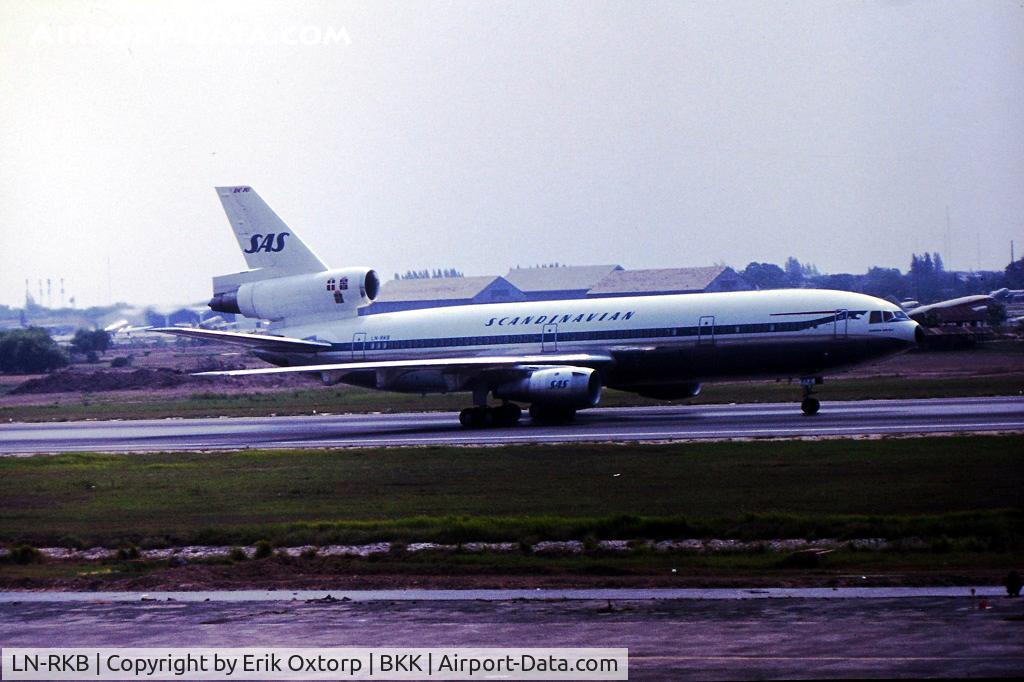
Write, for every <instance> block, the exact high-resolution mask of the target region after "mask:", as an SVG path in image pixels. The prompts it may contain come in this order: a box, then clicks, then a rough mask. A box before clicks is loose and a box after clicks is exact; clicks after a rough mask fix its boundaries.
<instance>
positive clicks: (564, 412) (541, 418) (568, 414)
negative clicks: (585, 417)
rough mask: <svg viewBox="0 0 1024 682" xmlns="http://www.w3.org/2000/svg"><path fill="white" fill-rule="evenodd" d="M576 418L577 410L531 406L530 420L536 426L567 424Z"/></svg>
mask: <svg viewBox="0 0 1024 682" xmlns="http://www.w3.org/2000/svg"><path fill="white" fill-rule="evenodd" d="M575 417H576V410H573V409H565V408H557V407H542V406H540V405H537V404H533V405H530V419H532V420H533V421H534V423H536V424H565V423H566V422H571V421H572V420H573V419H574V418H575Z"/></svg>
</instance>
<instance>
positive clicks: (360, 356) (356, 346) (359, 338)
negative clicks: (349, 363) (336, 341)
mask: <svg viewBox="0 0 1024 682" xmlns="http://www.w3.org/2000/svg"><path fill="white" fill-rule="evenodd" d="M352 359H353V360H365V359H366V332H356V333H355V334H353V335H352Z"/></svg>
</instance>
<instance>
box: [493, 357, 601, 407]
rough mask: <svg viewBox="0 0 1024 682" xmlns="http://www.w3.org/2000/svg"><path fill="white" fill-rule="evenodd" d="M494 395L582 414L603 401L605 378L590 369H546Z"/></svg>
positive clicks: (538, 370)
mask: <svg viewBox="0 0 1024 682" xmlns="http://www.w3.org/2000/svg"><path fill="white" fill-rule="evenodd" d="M494 395H495V397H497V398H502V399H504V400H519V401H522V402H528V403H534V404H541V405H545V406H550V407H558V408H565V409H571V410H580V409H583V408H587V407H593V406H594V405H597V403H598V401H599V400H600V399H601V375H599V374H598V373H597V372H596V371H594V370H593V369H591V368H590V367H570V366H559V367H542V368H538V369H536V370H534V371H532V372H530V374H528V375H526V376H524V377H522V378H519V379H514V380H512V381H509V382H506V383H504V384H501V385H500V386H498V387H497V388H496V389H494Z"/></svg>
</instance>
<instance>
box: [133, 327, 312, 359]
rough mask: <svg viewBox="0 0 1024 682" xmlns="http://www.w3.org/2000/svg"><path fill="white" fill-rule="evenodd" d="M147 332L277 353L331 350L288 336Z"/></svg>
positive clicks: (179, 330)
mask: <svg viewBox="0 0 1024 682" xmlns="http://www.w3.org/2000/svg"><path fill="white" fill-rule="evenodd" d="M149 331H154V332H162V333H164V334H174V335H175V336H186V337H188V338H190V339H203V340H205V341H219V342H220V343H230V344H233V345H236V346H245V347H247V348H257V349H260V350H270V351H278V352H295V353H316V352H319V351H325V350H330V349H331V344H329V343H327V342H326V341H310V340H307V339H293V338H291V337H288V336H271V335H270V334H246V333H243V332H224V331H217V330H215V329H196V328H194V327H154V328H153V329H150V330H149Z"/></svg>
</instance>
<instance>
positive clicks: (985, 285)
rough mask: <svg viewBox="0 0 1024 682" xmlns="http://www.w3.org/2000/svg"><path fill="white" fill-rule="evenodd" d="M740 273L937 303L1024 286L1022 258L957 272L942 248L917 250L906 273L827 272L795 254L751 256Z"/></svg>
mask: <svg viewBox="0 0 1024 682" xmlns="http://www.w3.org/2000/svg"><path fill="white" fill-rule="evenodd" d="M740 274H742V275H743V276H744V278H746V280H747V281H748V282H749V283H750V284H751V285H752V286H754V287H757V288H758V289H785V288H790V287H797V288H815V289H838V290H840V291H856V292H859V293H862V294H868V295H870V296H877V297H878V298H886V299H889V300H892V301H897V302H899V301H905V300H908V299H913V300H916V301H919V302H920V303H933V302H935V301H944V300H947V299H950V298H957V297H959V296H969V295H971V294H988V293H990V292H992V291H995V290H997V289H1001V288H1008V289H1024V258H1022V259H1020V260H1017V261H1014V262H1013V263H1010V264H1009V265H1008V266H1006V269H1005V270H1004V271H1003V272H998V271H996V272H973V273H957V272H950V271H948V270H946V269H945V266H944V265H943V262H942V256H941V255H940V254H938V253H923V254H916V253H915V254H913V255H912V256H911V259H910V268H909V269H908V270H907V272H906V273H903V272H901V271H900V270H899V268H882V267H873V268H870V269H869V270H868V271H867V272H866V273H864V274H862V275H854V274H849V273H837V274H829V275H824V274H821V273H820V272H818V269H817V268H815V267H814V266H813V265H808V264H803V263H801V262H800V261H799V260H797V259H796V258H793V257H792V256H791V257H790V258H788V259H787V260H786V264H785V266H784V267H780V266H778V265H776V264H774V263H757V262H753V263H750V264H749V265H747V267H746V268H744V269H743V270H741V271H740Z"/></svg>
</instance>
